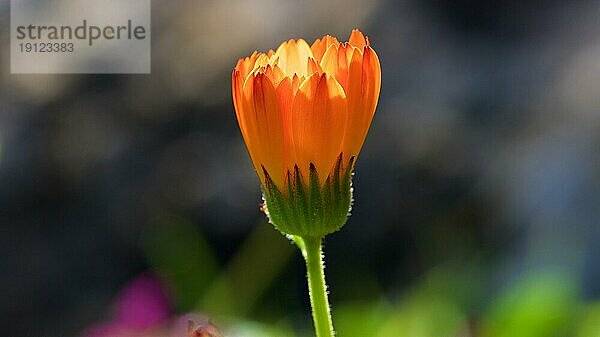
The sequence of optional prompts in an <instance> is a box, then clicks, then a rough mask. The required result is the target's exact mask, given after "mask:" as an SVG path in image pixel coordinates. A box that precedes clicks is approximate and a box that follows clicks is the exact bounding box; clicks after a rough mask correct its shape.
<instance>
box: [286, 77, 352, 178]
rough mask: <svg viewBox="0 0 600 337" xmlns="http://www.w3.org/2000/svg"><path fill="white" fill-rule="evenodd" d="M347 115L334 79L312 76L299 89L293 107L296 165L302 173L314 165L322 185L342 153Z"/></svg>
mask: <svg viewBox="0 0 600 337" xmlns="http://www.w3.org/2000/svg"><path fill="white" fill-rule="evenodd" d="M347 115H348V109H347V104H346V96H345V94H344V90H343V88H342V87H341V86H340V84H339V83H338V82H337V81H336V80H335V79H334V78H333V77H331V76H327V75H326V74H322V75H318V74H313V75H311V76H310V77H308V78H307V79H306V80H305V81H304V82H303V83H302V84H301V85H300V87H299V88H298V93H297V94H296V97H295V99H294V103H293V107H292V135H293V144H294V150H295V154H296V162H297V164H298V166H299V167H300V169H301V171H303V172H308V169H309V165H310V164H311V163H313V164H314V165H315V166H316V168H317V172H318V175H319V180H320V182H321V183H323V182H324V181H325V180H326V179H327V176H328V175H329V173H330V172H331V169H332V168H333V165H334V163H335V160H336V158H337V157H338V155H339V153H340V152H341V143H342V139H343V136H344V131H345V127H346V120H347Z"/></svg>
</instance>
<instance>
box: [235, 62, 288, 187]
mask: <svg viewBox="0 0 600 337" xmlns="http://www.w3.org/2000/svg"><path fill="white" fill-rule="evenodd" d="M241 101H242V114H241V115H242V116H241V117H242V120H243V123H244V125H245V127H246V128H247V130H248V132H247V138H246V145H247V147H248V151H249V152H250V156H251V157H252V162H253V164H254V167H255V168H256V170H257V172H258V174H259V176H260V177H261V181H262V182H263V184H264V178H265V177H264V174H263V170H262V167H264V168H265V169H266V170H267V172H269V174H270V176H271V178H272V179H273V182H274V183H275V185H277V186H283V182H284V137H283V122H282V120H281V114H280V106H279V100H278V97H277V93H276V91H275V87H274V86H273V84H272V83H271V80H270V79H269V77H268V76H266V75H265V74H261V73H258V74H251V75H250V76H249V77H248V79H247V80H246V83H245V84H244V92H243V95H242V99H241Z"/></svg>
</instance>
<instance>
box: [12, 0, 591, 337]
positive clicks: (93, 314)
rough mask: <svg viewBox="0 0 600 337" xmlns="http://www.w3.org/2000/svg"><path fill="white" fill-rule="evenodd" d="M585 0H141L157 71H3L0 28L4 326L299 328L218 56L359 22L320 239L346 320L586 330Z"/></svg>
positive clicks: (360, 335) (297, 305)
mask: <svg viewBox="0 0 600 337" xmlns="http://www.w3.org/2000/svg"><path fill="white" fill-rule="evenodd" d="M56 1H60V0H56ZM9 13H10V11H9V1H7V0H5V1H2V2H0V21H1V23H2V24H1V25H0V27H1V28H0V38H1V39H2V42H3V45H4V46H8V45H9V31H8V27H9V19H10V15H9ZM599 17H600V2H598V1H594V0H590V1H583V0H572V1H558V0H555V1H543V2H542V1H521V0H508V1H493V0H458V1H441V0H420V1H417V0H412V1H394V0H370V1H359V0H335V1H317V0H307V1H276V0H250V1H247V0H222V1H216V0H215V1H191V0H189V1H159V0H155V1H153V8H152V74H151V75H95V76H91V75H11V74H10V72H9V63H10V60H9V55H10V53H9V50H8V48H2V49H1V50H0V61H1V64H2V68H3V71H2V72H1V74H0V203H1V210H0V233H1V235H0V272H1V275H2V276H1V277H0V331H2V335H3V336H10V337H21V336H23V337H30V336H32V337H34V336H86V337H87V336H100V337H107V336H110V337H114V336H116V335H113V336H111V335H110V333H109V334H106V333H104V334H102V333H103V332H102V331H108V330H110V329H108V328H107V327H112V328H114V329H120V328H122V326H121V325H125V328H124V329H130V330H127V331H129V332H127V333H125V335H127V336H185V329H183V328H182V327H181V321H182V320H184V321H187V320H186V319H185V317H188V316H186V315H191V316H189V317H195V320H196V321H197V322H205V321H206V319H210V320H211V321H212V322H214V324H215V325H216V326H217V327H218V328H219V330H221V331H222V332H223V334H224V335H225V336H231V337H233V336H241V337H250V336H273V337H286V336H297V337H304V336H311V334H312V325H311V320H310V311H309V310H310V307H309V303H308V297H307V293H306V284H305V267H304V264H303V261H302V258H301V256H300V254H299V253H298V252H297V251H296V250H295V249H294V247H293V246H292V245H291V244H290V243H289V242H288V241H287V240H285V239H284V238H283V237H282V236H281V235H280V234H279V233H278V232H276V231H275V230H274V229H273V228H272V227H271V226H270V225H269V224H267V223H266V221H265V217H264V215H263V214H262V213H261V212H260V211H259V203H260V201H261V199H260V185H259V180H258V179H257V177H256V175H255V173H254V171H253V169H252V165H251V162H250V158H249V156H248V154H247V152H246V149H245V145H244V142H243V140H242V137H241V135H240V132H239V129H238V126H237V122H236V119H235V114H234V111H233V106H232V103H231V97H230V95H231V93H230V90H231V89H230V85H231V84H230V75H231V69H232V68H233V66H234V65H235V63H236V61H237V59H238V58H240V57H244V56H247V55H249V54H250V53H252V51H254V50H255V49H258V50H262V51H266V50H268V49H270V48H275V47H277V45H278V44H279V43H280V42H281V41H283V40H287V39H289V38H291V37H295V38H298V37H303V38H305V39H306V40H307V41H309V43H311V42H312V41H313V40H314V39H315V38H318V37H321V36H322V35H324V34H332V35H335V36H337V37H338V38H340V40H341V39H347V37H348V35H349V33H350V31H351V29H352V28H355V27H358V28H360V29H361V30H362V31H363V32H365V34H366V35H368V36H370V38H371V42H372V45H373V46H374V49H375V50H376V51H377V53H378V55H379V58H380V60H381V64H382V71H383V80H382V91H381V98H380V103H379V106H378V108H377V112H376V114H375V118H374V120H373V124H372V127H371V130H370V134H369V136H368V138H367V141H366V143H365V146H364V147H363V150H362V153H361V157H360V158H359V161H358V165H357V167H356V176H355V180H354V184H355V185H354V186H355V192H356V194H355V203H354V207H353V210H352V213H353V214H352V217H351V218H350V220H349V221H348V223H347V224H346V226H345V227H344V229H343V230H342V231H341V232H338V233H336V234H334V235H331V236H329V237H328V238H327V239H326V242H325V253H326V264H327V278H328V279H327V281H328V284H329V286H330V290H331V291H330V301H331V302H332V306H333V313H334V317H333V318H334V324H335V326H336V328H337V332H338V335H339V336H341V337H353V336H356V337H368V336H377V337H404V336H410V337H438V336H439V337H448V336H463V337H467V336H482V337H500V336H506V337H521V336H523V337H562V336H575V337H598V336H600V245H599V244H598V242H600V224H599V220H598V219H600V208H599V207H598V205H599V204H600V162H599V158H600V153H599V152H600V21H599V20H598V18H599ZM132 322H133V323H132ZM120 324H121V325H120ZM107 329H108V330H107ZM167 331H168V332H167Z"/></svg>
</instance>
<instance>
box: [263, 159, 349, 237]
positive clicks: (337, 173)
mask: <svg viewBox="0 0 600 337" xmlns="http://www.w3.org/2000/svg"><path fill="white" fill-rule="evenodd" d="M342 158H343V156H342V154H340V156H339V157H338V160H337V162H336V164H335V166H334V168H333V170H332V171H331V173H330V174H329V176H328V177H327V179H326V180H325V182H324V183H323V184H322V185H321V184H320V182H319V176H318V173H317V169H316V167H315V165H314V164H312V163H311V164H310V165H309V167H308V173H309V174H308V181H306V176H304V175H303V174H302V172H301V169H300V168H299V167H298V166H297V165H296V166H294V172H293V173H290V172H288V173H287V178H286V182H285V183H286V185H287V186H284V189H283V191H285V193H283V192H282V191H281V190H280V188H279V187H278V186H276V185H275V184H274V183H273V180H272V179H271V177H270V176H269V174H268V172H267V171H266V170H265V169H264V168H263V171H264V174H265V184H264V186H265V188H264V190H263V199H264V207H263V209H264V210H265V213H266V214H267V216H268V218H269V220H270V222H271V223H272V224H273V225H274V226H275V227H276V228H277V229H278V230H279V231H281V232H282V233H284V234H287V235H297V236H300V237H323V236H325V235H327V234H330V233H333V232H335V231H337V230H339V229H340V228H342V226H344V224H345V223H346V220H347V218H348V215H349V212H350V208H351V206H352V170H353V167H354V157H351V158H350V160H349V162H348V165H347V166H345V167H344V166H343V165H342Z"/></svg>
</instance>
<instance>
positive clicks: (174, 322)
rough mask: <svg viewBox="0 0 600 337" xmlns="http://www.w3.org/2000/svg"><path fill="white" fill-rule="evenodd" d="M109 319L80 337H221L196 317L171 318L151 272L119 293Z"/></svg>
mask: <svg viewBox="0 0 600 337" xmlns="http://www.w3.org/2000/svg"><path fill="white" fill-rule="evenodd" d="M111 317H112V319H111V320H109V321H106V322H102V323H99V324H95V325H93V326H91V327H89V328H87V329H86V330H85V331H84V332H83V333H82V334H81V337H184V336H188V334H189V335H192V336H193V337H198V336H200V337H205V336H206V337H219V336H221V335H220V334H219V333H218V331H217V330H216V329H215V327H214V326H213V325H212V324H210V323H209V322H208V319H207V318H206V317H203V316H201V315H199V314H194V313H189V314H186V315H181V316H173V315H172V312H171V306H170V304H169V299H168V297H167V295H166V293H165V291H164V288H163V286H162V284H161V283H160V282H159V281H158V279H157V278H156V277H155V276H154V275H152V274H151V273H144V274H142V275H140V276H138V277H136V278H135V279H133V280H132V281H131V282H129V283H128V284H127V285H126V286H125V287H124V288H123V289H122V290H121V291H120V292H119V294H118V295H117V296H116V297H115V300H114V303H113V311H112V316H111ZM190 321H191V322H193V323H192V324H193V327H194V329H193V331H192V330H190ZM201 333H202V334H201Z"/></svg>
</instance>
